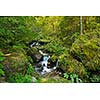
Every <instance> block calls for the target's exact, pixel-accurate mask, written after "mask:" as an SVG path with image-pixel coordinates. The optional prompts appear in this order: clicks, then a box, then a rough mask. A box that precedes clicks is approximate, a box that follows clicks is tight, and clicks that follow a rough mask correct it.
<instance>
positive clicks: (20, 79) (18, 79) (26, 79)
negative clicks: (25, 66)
mask: <svg viewBox="0 0 100 100" xmlns="http://www.w3.org/2000/svg"><path fill="white" fill-rule="evenodd" d="M9 82H12V83H32V77H31V76H30V75H27V74H25V75H23V74H22V73H16V74H15V73H13V74H10V77H9Z"/></svg>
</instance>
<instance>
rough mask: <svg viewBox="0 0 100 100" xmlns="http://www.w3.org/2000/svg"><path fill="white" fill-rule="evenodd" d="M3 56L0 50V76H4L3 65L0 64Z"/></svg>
mask: <svg viewBox="0 0 100 100" xmlns="http://www.w3.org/2000/svg"><path fill="white" fill-rule="evenodd" d="M3 56H4V54H3V53H2V52H1V51H0V76H5V72H4V66H3V65H2V64H1V62H2V61H3V60H4V59H5V57H3Z"/></svg>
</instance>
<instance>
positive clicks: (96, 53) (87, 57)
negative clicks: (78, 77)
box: [70, 32, 100, 70]
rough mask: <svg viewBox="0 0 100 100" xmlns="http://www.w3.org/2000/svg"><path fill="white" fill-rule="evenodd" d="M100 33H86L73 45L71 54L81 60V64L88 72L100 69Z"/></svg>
mask: <svg viewBox="0 0 100 100" xmlns="http://www.w3.org/2000/svg"><path fill="white" fill-rule="evenodd" d="M98 35H100V33H93V32H92V33H86V34H84V35H81V36H80V37H79V38H78V39H77V40H76V41H75V42H74V43H73V45H72V48H71V50H70V51H71V53H72V54H73V56H75V57H77V58H80V60H81V63H82V64H83V65H84V66H85V67H86V69H88V70H97V69H100V68H99V67H100V63H99V62H100V45H99V43H100V37H98Z"/></svg>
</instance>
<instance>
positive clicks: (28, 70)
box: [26, 64, 34, 75]
mask: <svg viewBox="0 0 100 100" xmlns="http://www.w3.org/2000/svg"><path fill="white" fill-rule="evenodd" d="M33 72H34V68H33V66H32V65H31V64H30V65H29V66H28V68H27V70H26V73H27V74H28V75H32V74H33Z"/></svg>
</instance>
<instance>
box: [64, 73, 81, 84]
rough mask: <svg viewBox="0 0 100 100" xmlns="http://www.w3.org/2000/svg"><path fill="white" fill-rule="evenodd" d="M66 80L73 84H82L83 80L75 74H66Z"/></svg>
mask: <svg viewBox="0 0 100 100" xmlns="http://www.w3.org/2000/svg"><path fill="white" fill-rule="evenodd" d="M64 78H66V79H67V80H70V81H71V82H72V83H82V80H81V79H80V78H79V77H78V75H77V74H74V73H64Z"/></svg>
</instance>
